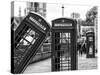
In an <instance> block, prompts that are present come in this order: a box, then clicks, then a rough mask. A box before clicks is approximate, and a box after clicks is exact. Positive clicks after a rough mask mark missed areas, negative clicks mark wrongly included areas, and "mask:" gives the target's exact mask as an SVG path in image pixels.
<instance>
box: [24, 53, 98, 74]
mask: <svg viewBox="0 0 100 75" xmlns="http://www.w3.org/2000/svg"><path fill="white" fill-rule="evenodd" d="M97 66H98V65H97V57H96V58H86V55H82V56H78V70H91V69H97ZM41 72H51V58H49V59H46V60H43V61H40V62H36V63H33V64H31V65H29V66H28V67H27V68H26V70H25V71H24V73H25V74H27V73H41Z"/></svg>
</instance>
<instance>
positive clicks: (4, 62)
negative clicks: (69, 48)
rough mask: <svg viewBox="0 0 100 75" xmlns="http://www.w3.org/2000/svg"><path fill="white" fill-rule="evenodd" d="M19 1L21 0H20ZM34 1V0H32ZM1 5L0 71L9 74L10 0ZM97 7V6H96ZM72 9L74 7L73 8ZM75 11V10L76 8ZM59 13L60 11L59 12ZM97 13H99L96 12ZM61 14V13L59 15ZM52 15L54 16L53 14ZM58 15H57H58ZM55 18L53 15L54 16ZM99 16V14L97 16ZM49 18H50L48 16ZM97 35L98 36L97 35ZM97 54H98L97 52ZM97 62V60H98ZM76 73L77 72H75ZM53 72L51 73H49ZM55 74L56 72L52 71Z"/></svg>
mask: <svg viewBox="0 0 100 75" xmlns="http://www.w3.org/2000/svg"><path fill="white" fill-rule="evenodd" d="M18 1H19V0H18ZM20 1H21V0H20ZM30 1H32V0H30ZM34 1H35V0H34ZM37 1H39V2H47V3H49V2H50V3H62V4H64V3H66V4H69V5H70V4H72V5H73V4H75V5H78V4H79V5H89V6H91V5H93V6H95V5H99V4H100V1H99V0H84V1H80V0H70V1H69V0H68V1H67V0H64V1H63V0H59V1H58V0H37ZM0 4H1V6H0V9H1V12H0V16H1V18H0V21H1V27H0V34H1V36H0V41H1V43H0V48H1V49H0V51H1V52H0V60H1V61H0V67H1V68H0V73H1V74H10V16H11V15H10V13H11V12H10V0H8V1H6V0H5V1H1V2H0ZM98 9H99V8H98ZM73 10H74V9H73ZM76 11H77V10H76ZM59 13H60V12H59ZM98 15H99V14H98ZM61 16H62V15H61ZM53 17H54V16H53ZM58 17H59V16H58ZM54 18H55V17H54ZM98 18H99V16H98ZM49 19H50V18H49ZM98 22H99V20H98ZM98 34H99V24H98ZM98 37H99V36H98ZM98 43H99V38H98ZM98 52H99V44H98ZM98 55H99V54H98ZM98 63H99V61H98ZM66 73H67V72H61V73H57V74H58V75H60V74H66ZM75 73H76V74H77V72H75ZM82 73H83V74H84V73H85V74H98V73H99V70H93V71H92V70H90V71H86V70H84V71H83V72H82V71H78V74H82ZM43 74H48V75H49V73H43ZM50 74H53V73H50ZM54 74H56V73H54ZM68 74H74V72H72V71H71V72H69V73H68Z"/></svg>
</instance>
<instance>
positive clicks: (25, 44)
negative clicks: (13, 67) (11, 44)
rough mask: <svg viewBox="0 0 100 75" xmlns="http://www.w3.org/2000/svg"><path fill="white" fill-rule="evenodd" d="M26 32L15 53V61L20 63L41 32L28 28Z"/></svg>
mask: <svg viewBox="0 0 100 75" xmlns="http://www.w3.org/2000/svg"><path fill="white" fill-rule="evenodd" d="M25 32H26V33H25V34H24V35H23V36H21V40H20V41H19V43H18V44H17V46H16V49H15V54H14V63H15V64H17V65H18V64H20V62H21V61H22V60H23V58H24V57H25V56H26V54H27V52H28V51H29V50H30V47H31V46H32V44H34V43H35V41H36V39H38V37H39V34H38V33H36V32H35V31H34V30H31V29H28V30H27V31H25Z"/></svg>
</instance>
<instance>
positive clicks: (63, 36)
mask: <svg viewBox="0 0 100 75" xmlns="http://www.w3.org/2000/svg"><path fill="white" fill-rule="evenodd" d="M76 25H77V24H76V21H75V20H73V19H68V18H58V19H55V20H53V21H52V43H51V52H52V55H51V56H52V71H64V70H76V69H77V49H76V39H77V38H76V36H77V31H76V27H77V26H76Z"/></svg>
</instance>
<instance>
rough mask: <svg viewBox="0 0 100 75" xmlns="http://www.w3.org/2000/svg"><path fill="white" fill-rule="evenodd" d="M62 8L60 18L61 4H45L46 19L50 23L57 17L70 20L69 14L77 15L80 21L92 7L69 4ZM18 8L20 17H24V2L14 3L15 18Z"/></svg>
mask: <svg viewBox="0 0 100 75" xmlns="http://www.w3.org/2000/svg"><path fill="white" fill-rule="evenodd" d="M63 6H64V16H62V8H61V7H62V4H55V3H47V7H46V9H47V10H46V19H47V21H48V22H49V23H50V22H51V20H53V19H56V18H59V17H66V18H71V13H73V12H74V13H79V14H80V18H81V19H83V20H84V19H85V18H86V13H87V11H88V10H90V9H91V8H92V7H93V6H90V5H89V6H87V5H71V4H63ZM19 7H21V16H24V9H25V8H26V2H15V7H14V8H15V9H14V11H15V14H14V15H15V16H18V15H19Z"/></svg>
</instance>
